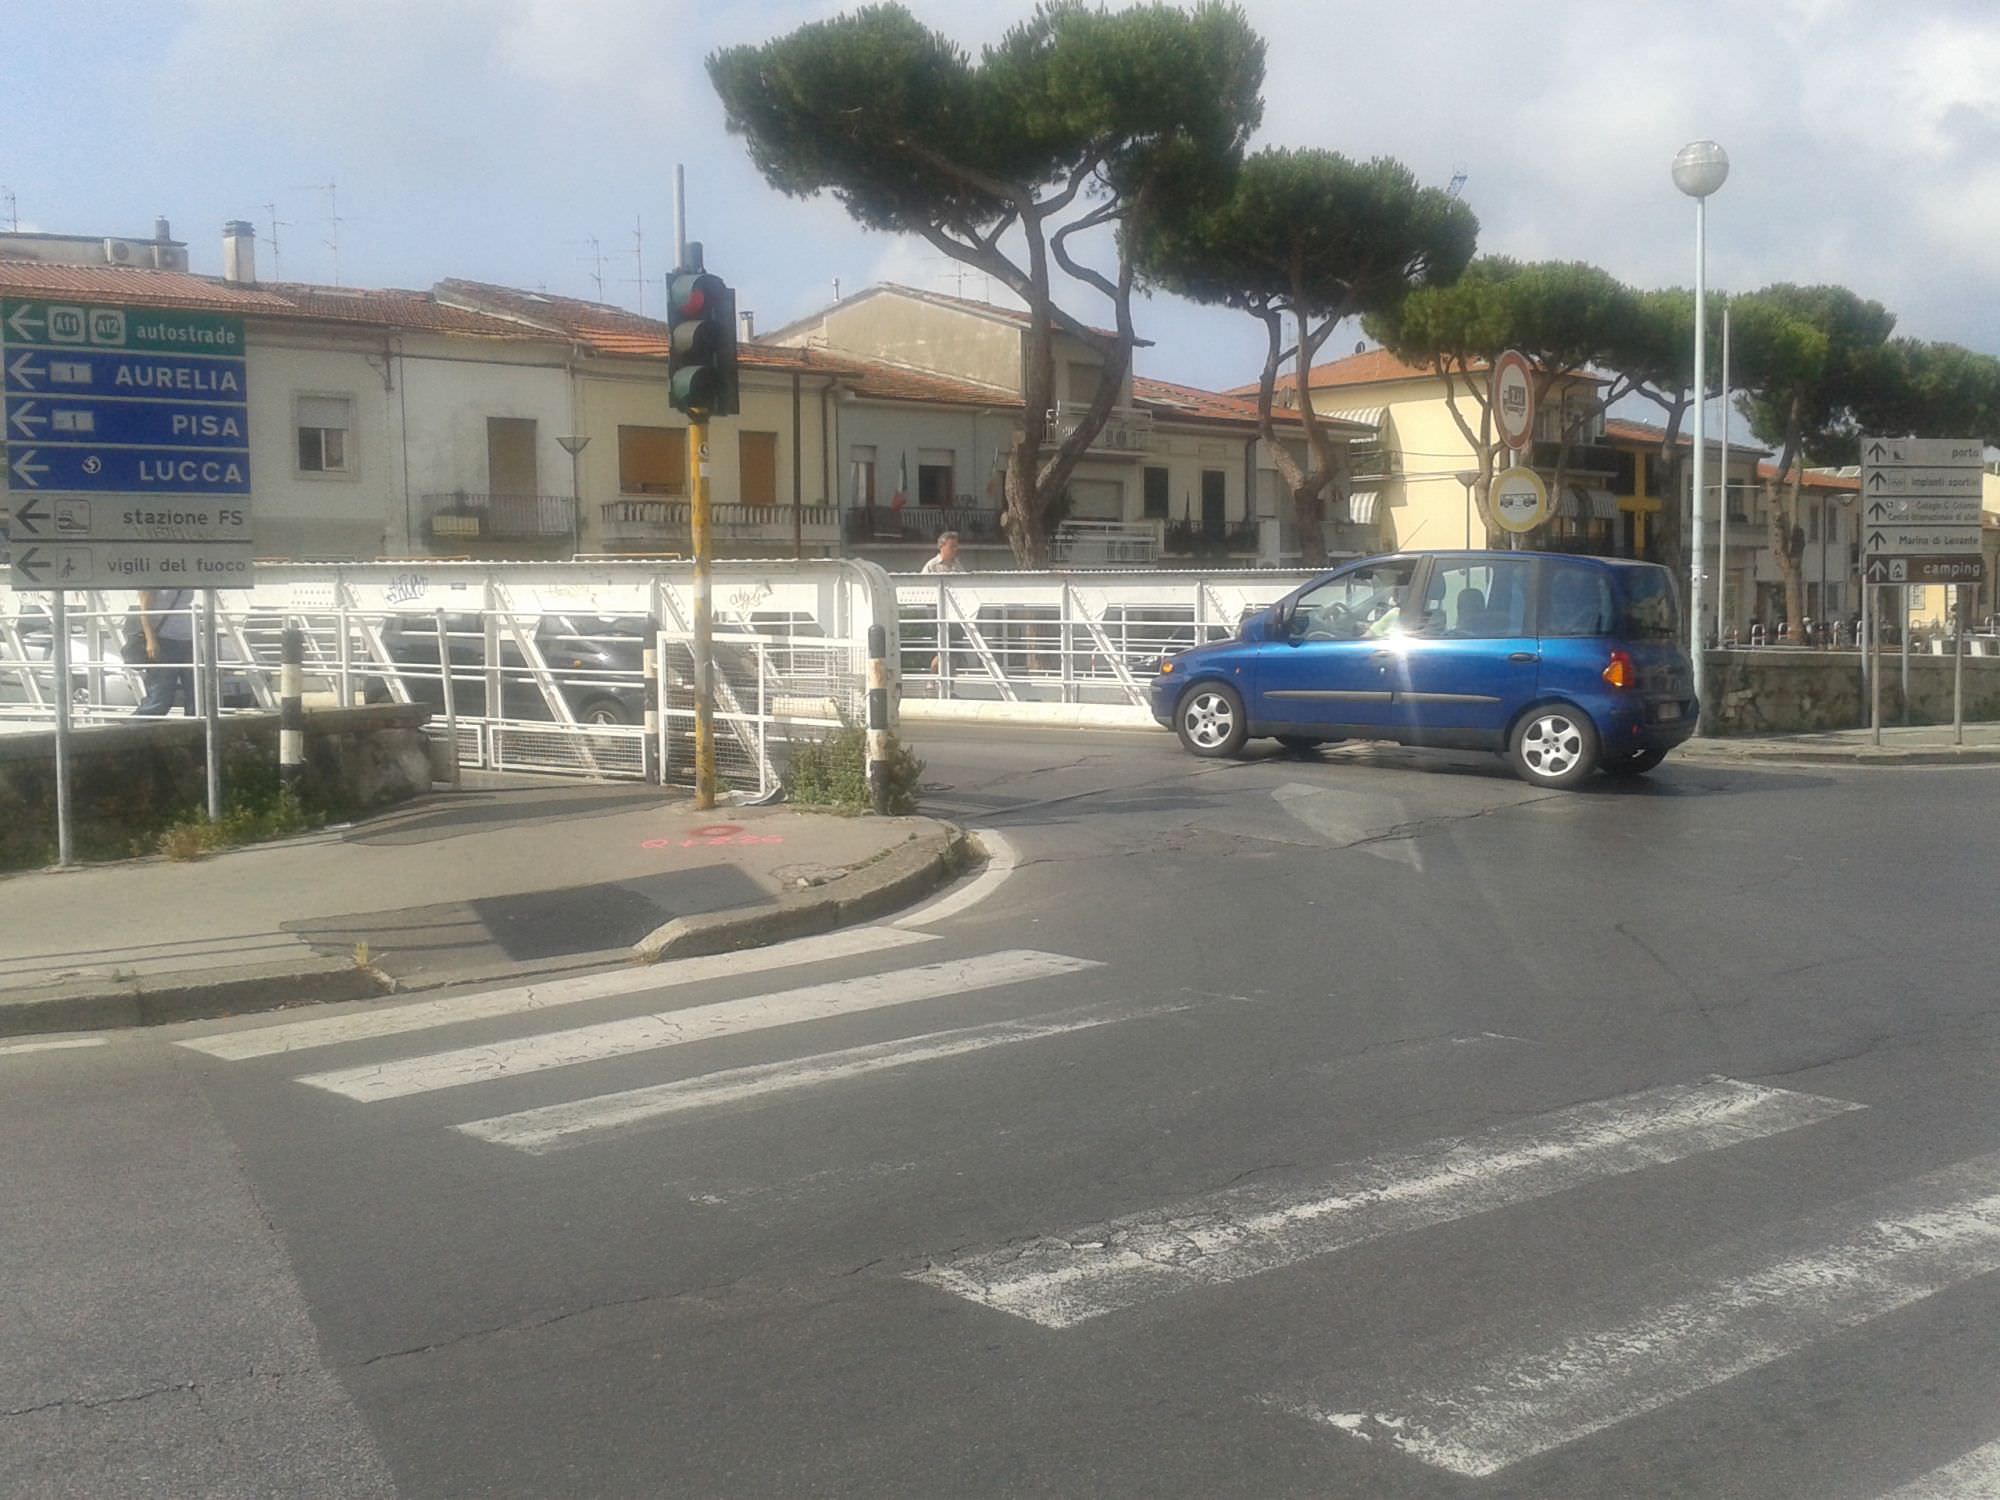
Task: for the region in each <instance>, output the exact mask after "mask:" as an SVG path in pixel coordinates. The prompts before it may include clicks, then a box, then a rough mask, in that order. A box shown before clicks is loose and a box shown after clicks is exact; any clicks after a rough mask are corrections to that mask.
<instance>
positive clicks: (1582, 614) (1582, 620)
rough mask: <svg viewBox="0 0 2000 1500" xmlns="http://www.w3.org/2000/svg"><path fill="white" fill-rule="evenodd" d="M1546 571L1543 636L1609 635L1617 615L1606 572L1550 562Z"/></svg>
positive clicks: (1576, 565)
mask: <svg viewBox="0 0 2000 1500" xmlns="http://www.w3.org/2000/svg"><path fill="white" fill-rule="evenodd" d="M1544 567H1545V570H1546V571H1545V572H1544V574H1543V579H1544V583H1543V595H1542V634H1543V635H1581V636H1598V635H1610V634H1611V633H1612V627H1613V626H1614V625H1615V624H1616V623H1617V612H1616V610H1615V608H1614V607H1613V603H1612V596H1611V580H1610V578H1609V577H1608V576H1607V575H1606V574H1605V571H1604V570H1603V569H1602V568H1593V567H1589V566H1587V565H1585V564H1583V563H1571V562H1550V563H1547V564H1545V565H1544Z"/></svg>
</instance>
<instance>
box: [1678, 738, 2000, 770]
mask: <svg viewBox="0 0 2000 1500" xmlns="http://www.w3.org/2000/svg"><path fill="white" fill-rule="evenodd" d="M1674 755H1675V757H1676V758H1685V759H1687V760H1695V761H1702V762H1704V763H1706V764H1709V765H1728V764H1745V763H1749V762H1753V761H1754V762H1759V763H1763V764H1770V765H1795V766H1796V765H1815V766H1980V765H2000V745H1926V746H1923V747H1921V748H1912V749H1907V750H1903V749H1896V748H1892V747H1891V746H1888V745H1884V746H1883V747H1882V748H1881V749H1879V750H1878V749H1876V748H1875V747H1874V746H1873V745H1865V746H1857V747H1854V748H1849V747H1846V746H1836V745H1786V744H1771V743H1765V744H1758V745H1730V744H1728V743H1727V742H1726V741H1725V742H1723V743H1722V744H1718V745H1713V746H1710V745H1700V746H1697V745H1694V744H1691V743H1690V744H1686V745H1682V746H1681V747H1680V749H1678V750H1676V751H1675V752H1674Z"/></svg>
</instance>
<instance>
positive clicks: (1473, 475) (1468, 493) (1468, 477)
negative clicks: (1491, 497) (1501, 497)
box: [1454, 469, 1479, 552]
mask: <svg viewBox="0 0 2000 1500" xmlns="http://www.w3.org/2000/svg"><path fill="white" fill-rule="evenodd" d="M1454 477H1455V478H1457V480H1458V482H1459V483H1460V484H1462V485H1464V486H1465V550H1466V551H1468V552H1470V551H1471V550H1472V487H1473V486H1474V485H1476V484H1477V483H1479V471H1478V470H1477V469H1460V470H1459V471H1458V473H1457V475H1456V476H1454Z"/></svg>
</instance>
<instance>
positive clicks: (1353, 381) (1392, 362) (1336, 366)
mask: <svg viewBox="0 0 2000 1500" xmlns="http://www.w3.org/2000/svg"><path fill="white" fill-rule="evenodd" d="M1485 367H1486V366H1485V364H1484V362H1483V361H1476V362H1474V364H1473V366H1472V368H1473V369H1474V370H1483V369H1484V368H1485ZM1435 378H1436V373H1435V372H1434V371H1431V370H1427V369H1425V368H1423V367H1422V366H1421V365H1413V364H1409V363H1406V362H1405V361H1403V360H1401V359H1398V358H1397V357H1396V356H1395V355H1393V354H1391V353H1390V352H1389V351H1388V350H1387V349H1364V350H1363V351H1362V352H1361V353H1359V354H1350V355H1348V356H1347V357H1346V358H1345V359H1336V360H1331V361H1329V362H1328V363H1326V364H1323V365H1314V366H1313V367H1312V371H1311V377H1310V382H1309V383H1310V386H1311V388H1312V389H1313V390H1316V391H1320V390H1327V389H1329V388H1332V387H1335V386H1343V385H1367V384H1369V383H1371V382H1374V381H1383V380H1431V379H1435ZM1571 378H1572V379H1576V380H1587V381H1590V382H1592V383H1593V384H1600V385H1601V384H1602V383H1603V382H1602V380H1600V379H1599V377H1597V376H1595V375H1590V374H1586V373H1583V372H1581V371H1579V372H1578V373H1576V374H1575V375H1574V376H1572V377H1571ZM1298 383H1299V382H1298V377H1297V376H1296V375H1280V376H1279V377H1278V382H1277V388H1278V389H1279V390H1281V391H1289V390H1296V389H1297V388H1298ZM1229 394H1230V395H1232V396H1242V395H1251V396H1254V395H1256V394H1257V382H1255V381H1254V380H1253V381H1252V382H1250V384H1248V385H1239V386H1236V387H1234V388H1233V389H1232V390H1230V392H1229Z"/></svg>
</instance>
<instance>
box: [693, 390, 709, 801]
mask: <svg viewBox="0 0 2000 1500" xmlns="http://www.w3.org/2000/svg"><path fill="white" fill-rule="evenodd" d="M692 415H693V417H694V422H693V426H692V427H691V428H690V429H689V432H688V437H689V444H688V449H689V451H688V466H689V470H690V473H689V484H688V494H689V495H690V496H691V497H692V499H691V503H690V505H689V507H688V520H689V530H690V531H691V532H692V533H693V542H694V805H695V807H696V808H697V809H698V810H700V811H703V812H706V811H707V810H708V809H709V808H712V807H714V806H715V615H714V612H713V610H712V608H711V607H710V603H709V585H710V568H711V565H712V564H713V562H714V560H715V544H714V538H713V537H712V536H711V535H710V532H709V524H708V417H707V414H706V413H701V412H697V413H693V414H692Z"/></svg>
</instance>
